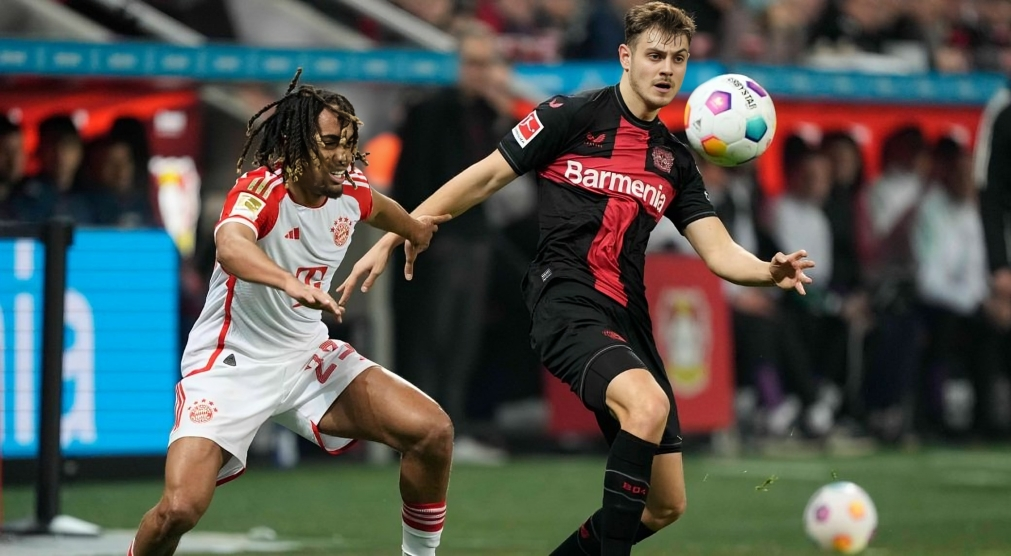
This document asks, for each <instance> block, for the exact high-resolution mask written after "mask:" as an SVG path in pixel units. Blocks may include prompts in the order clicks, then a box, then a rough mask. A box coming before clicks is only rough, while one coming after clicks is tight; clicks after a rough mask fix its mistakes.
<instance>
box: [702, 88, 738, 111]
mask: <svg viewBox="0 0 1011 556" xmlns="http://www.w3.org/2000/svg"><path fill="white" fill-rule="evenodd" d="M731 102H732V101H731V99H730V93H728V92H727V91H714V92H713V93H712V94H710V95H709V98H708V99H706V107H707V108H709V111H710V112H712V113H713V114H722V113H723V112H726V111H727V110H730V109H731V107H732V106H731Z"/></svg>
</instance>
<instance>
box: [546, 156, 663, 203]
mask: <svg viewBox="0 0 1011 556" xmlns="http://www.w3.org/2000/svg"><path fill="white" fill-rule="evenodd" d="M565 178H566V179H568V180H569V181H570V182H572V183H573V184H575V185H582V186H583V187H586V188H588V189H607V190H609V191H616V192H618V193H624V194H626V195H631V196H632V197H635V198H636V199H640V200H642V202H644V203H646V204H648V205H650V206H652V207H653V208H655V209H656V210H657V211H660V212H663V209H664V205H666V204H667V195H665V194H664V192H663V188H662V186H656V185H650V184H648V183H645V182H644V181H642V180H637V179H632V178H630V177H629V176H626V175H625V174H619V173H618V172H608V171H607V170H598V169H596V168H586V169H585V170H584V169H583V164H582V163H581V162H579V161H578V160H567V161H566V168H565Z"/></svg>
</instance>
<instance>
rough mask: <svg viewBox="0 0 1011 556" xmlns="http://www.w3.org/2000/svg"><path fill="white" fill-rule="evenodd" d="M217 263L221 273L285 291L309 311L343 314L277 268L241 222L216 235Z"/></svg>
mask: <svg viewBox="0 0 1011 556" xmlns="http://www.w3.org/2000/svg"><path fill="white" fill-rule="evenodd" d="M214 243H215V247H216V248H217V260H218V263H219V264H221V268H222V270H224V271H225V272H227V273H228V274H230V275H232V276H235V277H236V278H238V279H239V280H243V281H246V282H253V283H256V284H263V285H266V286H270V287H273V288H277V289H279V290H282V291H284V292H285V293H286V294H288V295H289V296H291V298H292V299H294V300H296V301H298V302H299V303H301V304H302V305H304V306H306V307H310V308H312V309H321V310H323V311H329V312H331V313H333V314H335V315H337V319H338V320H340V319H341V313H342V312H343V311H342V309H341V308H340V307H338V306H337V302H336V301H334V299H333V298H332V297H330V295H329V294H328V293H326V292H325V291H322V290H320V289H319V288H314V287H312V286H309V285H308V284H305V283H303V282H300V281H299V280H298V278H295V275H293V274H292V273H290V272H288V271H287V270H285V269H283V268H281V267H280V266H278V265H277V263H275V262H274V261H273V260H271V258H270V257H268V256H267V254H266V253H264V252H263V250H262V249H260V247H259V246H257V245H256V232H254V231H253V230H252V228H250V227H249V226H246V225H244V224H240V223H238V222H225V223H224V224H222V225H221V227H220V228H218V229H217V231H216V232H215V233H214Z"/></svg>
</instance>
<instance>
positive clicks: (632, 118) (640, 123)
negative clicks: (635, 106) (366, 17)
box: [611, 84, 660, 129]
mask: <svg viewBox="0 0 1011 556" xmlns="http://www.w3.org/2000/svg"><path fill="white" fill-rule="evenodd" d="M611 90H612V91H613V92H614V97H615V98H617V99H618V106H620V107H621V115H622V116H624V117H625V119H626V120H628V121H629V122H631V123H632V125H634V126H636V127H641V128H642V129H649V128H651V127H653V124H655V123H656V121H657V120H658V119H659V118H660V117H659V116H657V117H656V118H654V119H653V120H652V121H647V120H643V119H640V118H639V117H638V116H636V115H635V114H633V113H632V111H631V110H629V109H628V105H626V104H625V99H623V98H621V90H620V88H619V87H618V85H617V84H616V85H613V86H611Z"/></svg>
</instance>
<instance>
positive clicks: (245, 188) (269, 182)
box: [214, 168, 285, 239]
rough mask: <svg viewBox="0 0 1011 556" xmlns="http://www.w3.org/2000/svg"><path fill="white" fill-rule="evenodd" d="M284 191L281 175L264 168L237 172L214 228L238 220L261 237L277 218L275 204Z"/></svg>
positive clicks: (276, 206) (278, 201)
mask: <svg viewBox="0 0 1011 556" xmlns="http://www.w3.org/2000/svg"><path fill="white" fill-rule="evenodd" d="M284 194H285V189H284V179H283V178H282V177H281V176H280V175H277V174H274V173H272V172H268V171H267V170H266V168H259V169H257V170H253V171H250V172H247V173H245V174H243V175H241V176H239V179H237V180H236V181H235V185H234V186H233V187H232V189H231V190H230V191H229V192H228V196H227V197H225V204H224V206H223V207H222V209H221V217H220V218H219V219H218V223H217V225H215V227H214V231H215V232H217V230H218V228H220V227H221V225H222V224H224V223H226V222H238V223H240V224H244V225H246V226H249V227H250V228H251V229H252V230H253V231H254V232H256V237H257V239H259V238H262V237H263V236H265V235H267V233H269V232H270V230H271V229H272V228H273V227H274V223H275V222H277V215H278V206H279V203H280V198H281V197H283V196H284Z"/></svg>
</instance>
